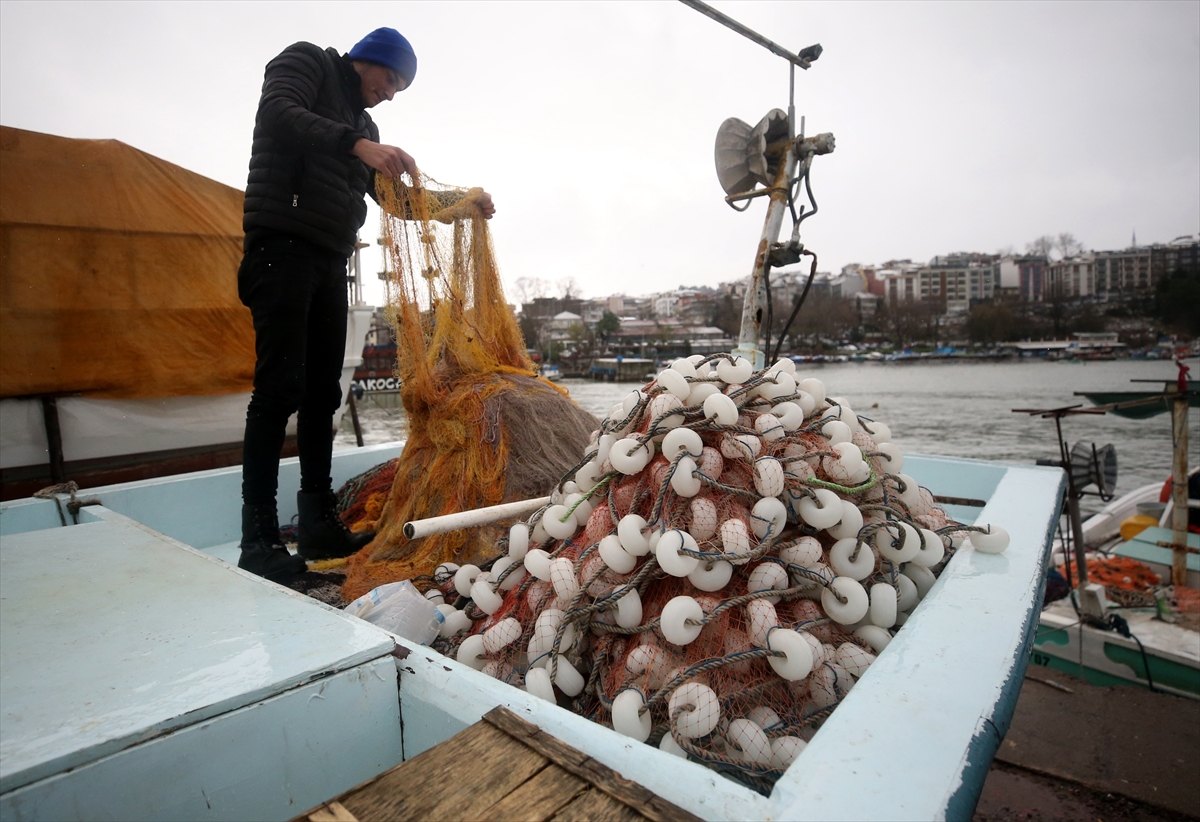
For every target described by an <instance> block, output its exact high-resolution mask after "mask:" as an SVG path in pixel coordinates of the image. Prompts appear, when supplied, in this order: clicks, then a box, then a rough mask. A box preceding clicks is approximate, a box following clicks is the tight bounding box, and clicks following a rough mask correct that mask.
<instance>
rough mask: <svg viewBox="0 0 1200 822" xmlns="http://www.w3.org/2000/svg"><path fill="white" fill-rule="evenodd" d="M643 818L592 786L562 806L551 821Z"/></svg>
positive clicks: (603, 821) (602, 821)
mask: <svg viewBox="0 0 1200 822" xmlns="http://www.w3.org/2000/svg"><path fill="white" fill-rule="evenodd" d="M639 810H640V809H639ZM643 819H645V817H643V816H642V815H641V814H639V813H638V812H637V811H636V810H634V809H633V808H631V807H629V806H628V805H626V804H624V803H623V802H618V801H617V800H616V799H613V798H612V797H611V796H609V795H608V794H607V793H604V792H603V791H601V790H600V789H599V788H598V787H594V788H593V789H592V790H590V791H585V792H584V793H582V794H580V795H579V796H578V797H577V798H576V799H575V800H574V801H573V802H571V803H570V804H569V805H566V806H565V807H563V808H562V810H560V811H559V812H558V813H556V814H555V815H554V817H553V819H552V820H551V822H641V820H643Z"/></svg>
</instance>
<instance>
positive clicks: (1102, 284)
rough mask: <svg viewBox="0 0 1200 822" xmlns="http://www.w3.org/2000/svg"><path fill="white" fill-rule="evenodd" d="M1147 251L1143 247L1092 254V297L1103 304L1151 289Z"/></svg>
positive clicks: (1152, 279) (1149, 257) (1151, 281)
mask: <svg viewBox="0 0 1200 822" xmlns="http://www.w3.org/2000/svg"><path fill="white" fill-rule="evenodd" d="M1151 256H1152V255H1151V249H1149V248H1147V247H1145V246H1143V247H1141V248H1138V247H1136V246H1134V247H1131V248H1126V249H1124V250H1123V251H1097V252H1095V254H1094V262H1095V268H1096V271H1095V284H1096V297H1097V298H1098V299H1100V300H1103V301H1105V302H1109V301H1114V300H1120V299H1122V298H1124V297H1131V296H1133V295H1134V294H1136V293H1138V292H1145V291H1148V290H1149V289H1150V288H1152V287H1153V286H1154V281H1155V279H1156V278H1154V277H1153V276H1152V270H1151Z"/></svg>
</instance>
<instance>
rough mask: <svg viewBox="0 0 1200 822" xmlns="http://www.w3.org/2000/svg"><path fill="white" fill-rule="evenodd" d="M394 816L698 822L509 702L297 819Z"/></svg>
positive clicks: (353, 821)
mask: <svg viewBox="0 0 1200 822" xmlns="http://www.w3.org/2000/svg"><path fill="white" fill-rule="evenodd" d="M392 819H422V820H426V821H427V822H457V820H463V819H524V820H527V821H528V822H567V820H576V819H578V820H596V819H604V820H613V821H614V822H616V820H629V822H635V821H636V820H646V819H649V820H655V822H667V821H668V820H672V821H673V822H699V817H697V816H694V815H692V814H690V813H688V812H687V811H685V810H683V809H682V808H679V807H677V806H675V805H672V804H671V803H670V802H667V801H666V800H665V799H663V798H662V797H659V796H655V795H654V794H653V793H651V792H650V791H648V790H646V789H645V788H643V787H642V786H641V785H638V784H637V783H635V782H631V781H630V780H628V779H625V778H624V777H622V776H621V775H620V774H618V773H617V772H616V771H614V770H612V769H611V768H608V767H606V766H604V765H601V764H600V763H599V762H596V761H595V760H593V759H592V758H591V757H589V756H588V755H587V754H585V753H582V752H581V751H578V750H576V749H575V748H572V747H571V746H569V745H567V744H566V743H564V742H562V741H560V740H558V739H555V738H554V737H552V736H550V735H549V734H546V733H543V732H542V731H540V730H538V728H537V726H536V725H532V724H530V723H528V722H526V721H525V720H523V719H521V718H520V717H518V716H517V715H516V714H514V713H512V712H511V711H508V710H505V709H504V708H494V709H492V710H491V711H489V712H488V713H486V714H485V715H484V717H483V719H481V720H480V721H479V722H476V723H475V724H474V725H472V726H470V727H469V728H467V729H466V730H465V731H462V732H460V733H458V734H456V735H455V736H453V737H451V738H450V739H448V740H446V741H445V742H443V743H441V744H440V745H437V746H435V747H433V748H431V749H429V750H428V751H426V752H425V753H423V754H421V755H420V756H417V757H414V758H413V759H410V760H408V761H407V762H405V763H403V764H402V765H398V766H396V767H395V768H393V769H392V770H390V771H388V772H387V773H385V774H381V775H380V776H378V777H377V778H375V779H372V780H370V781H369V782H367V783H366V784H364V785H359V786H358V787H356V788H355V789H354V790H352V791H347V792H346V793H344V794H342V795H341V796H339V797H337V798H336V799H333V800H331V801H329V802H326V803H324V804H323V805H321V806H320V807H319V808H315V809H313V810H312V811H310V812H308V813H306V814H303V815H302V816H300V817H298V820H297V822H299V820H307V821H308V822H376V821H377V820H378V822H386V820H392Z"/></svg>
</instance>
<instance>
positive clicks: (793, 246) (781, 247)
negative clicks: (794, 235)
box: [767, 239, 804, 268]
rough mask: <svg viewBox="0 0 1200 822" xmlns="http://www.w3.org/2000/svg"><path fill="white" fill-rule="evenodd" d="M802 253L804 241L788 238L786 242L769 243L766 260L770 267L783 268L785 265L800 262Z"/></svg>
mask: <svg viewBox="0 0 1200 822" xmlns="http://www.w3.org/2000/svg"><path fill="white" fill-rule="evenodd" d="M803 253H804V243H802V242H800V241H799V240H795V239H792V240H788V241H787V242H786V243H771V248H770V250H769V251H768V252H767V260H768V261H769V262H770V263H771V268H783V267H784V266H785V265H793V264H795V263H798V262H800V256H801V255H802V254H803Z"/></svg>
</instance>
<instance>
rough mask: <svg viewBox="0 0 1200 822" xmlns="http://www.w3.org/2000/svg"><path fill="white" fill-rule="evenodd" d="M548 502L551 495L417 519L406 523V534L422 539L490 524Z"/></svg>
mask: <svg viewBox="0 0 1200 822" xmlns="http://www.w3.org/2000/svg"><path fill="white" fill-rule="evenodd" d="M548 502H550V498H549V497H537V498H536V499H526V500H521V501H520V502H506V503H504V504H503V505H493V506H490V507H488V508H476V509H475V510H473V511H462V512H460V513H457V514H445V515H444V516H440V517H429V518H428V519H415V520H413V521H411V522H406V523H404V536H406V537H408V538H409V539H420V538H421V537H428V536H431V535H433V534H444V533H446V532H448V531H461V530H463V529H464V528H474V527H476V526H478V525H488V524H490V523H493V522H497V521H499V520H502V519H505V518H506V517H518V516H520V515H521V514H527V513H529V512H530V511H536V510H537V509H539V508H541V507H542V506H543V505H545V504H546V503H548Z"/></svg>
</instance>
